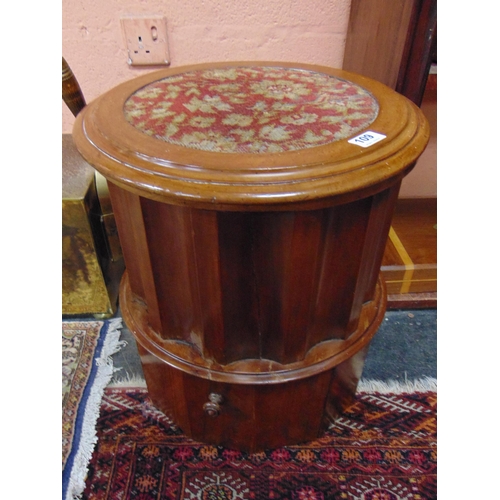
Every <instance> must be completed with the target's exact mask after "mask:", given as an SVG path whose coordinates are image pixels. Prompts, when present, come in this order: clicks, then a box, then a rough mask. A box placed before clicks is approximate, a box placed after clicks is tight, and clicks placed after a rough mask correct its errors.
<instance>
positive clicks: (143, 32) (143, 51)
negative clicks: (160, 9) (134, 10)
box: [120, 17, 170, 66]
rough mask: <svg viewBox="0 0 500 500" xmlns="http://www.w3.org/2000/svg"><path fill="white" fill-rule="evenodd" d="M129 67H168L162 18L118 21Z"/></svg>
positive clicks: (168, 58)
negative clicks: (125, 46)
mask: <svg viewBox="0 0 500 500" xmlns="http://www.w3.org/2000/svg"><path fill="white" fill-rule="evenodd" d="M120 22H121V25H122V31H123V35H124V38H125V43H126V45H127V51H128V63H129V65H130V66H159V65H162V66H168V65H169V64H170V57H169V51H168V43H167V21H166V19H165V18H163V17H155V18H152V17H148V18H142V17H134V18H132V17H127V18H122V19H120Z"/></svg>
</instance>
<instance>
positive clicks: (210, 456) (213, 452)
mask: <svg viewBox="0 0 500 500" xmlns="http://www.w3.org/2000/svg"><path fill="white" fill-rule="evenodd" d="M218 455H219V452H218V451H217V448H215V446H204V447H203V448H202V449H201V450H200V458H203V459H204V460H214V459H215V458H217V456H218Z"/></svg>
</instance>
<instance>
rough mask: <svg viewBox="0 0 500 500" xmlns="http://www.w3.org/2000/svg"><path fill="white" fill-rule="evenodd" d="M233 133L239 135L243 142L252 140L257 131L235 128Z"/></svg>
mask: <svg viewBox="0 0 500 500" xmlns="http://www.w3.org/2000/svg"><path fill="white" fill-rule="evenodd" d="M231 134H237V135H239V136H240V141H241V142H250V141H253V138H254V135H255V132H254V131H253V130H243V129H234V130H231Z"/></svg>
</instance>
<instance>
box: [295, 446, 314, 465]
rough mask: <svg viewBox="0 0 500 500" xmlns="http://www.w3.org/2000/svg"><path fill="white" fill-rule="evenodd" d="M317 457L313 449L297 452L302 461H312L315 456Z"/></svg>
mask: <svg viewBox="0 0 500 500" xmlns="http://www.w3.org/2000/svg"><path fill="white" fill-rule="evenodd" d="M315 457H316V455H314V453H313V452H312V451H311V450H307V449H305V450H300V451H299V452H298V453H297V459H298V460H300V461H301V462H305V463H307V462H312V461H313V460H314V458H315Z"/></svg>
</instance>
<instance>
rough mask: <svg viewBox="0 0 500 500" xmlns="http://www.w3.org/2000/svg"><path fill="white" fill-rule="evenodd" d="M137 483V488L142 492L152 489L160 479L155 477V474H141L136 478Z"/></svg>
mask: <svg viewBox="0 0 500 500" xmlns="http://www.w3.org/2000/svg"><path fill="white" fill-rule="evenodd" d="M135 484H136V486H137V489H138V490H139V491H140V492H141V493H145V492H146V491H150V490H152V489H153V488H154V487H155V486H156V485H157V484H158V480H157V479H155V478H154V477H153V476H150V475H145V476H140V477H139V478H138V479H137V480H136V482H135Z"/></svg>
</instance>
